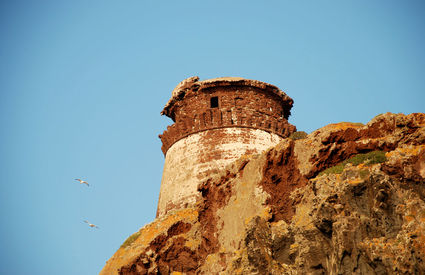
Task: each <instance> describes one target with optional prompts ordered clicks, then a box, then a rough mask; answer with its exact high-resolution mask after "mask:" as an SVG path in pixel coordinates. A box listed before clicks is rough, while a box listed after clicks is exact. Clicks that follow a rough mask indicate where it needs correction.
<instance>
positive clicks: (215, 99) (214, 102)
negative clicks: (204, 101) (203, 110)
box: [210, 96, 218, 108]
mask: <svg viewBox="0 0 425 275" xmlns="http://www.w3.org/2000/svg"><path fill="white" fill-rule="evenodd" d="M210 103H211V105H210V106H211V108H218V96H213V97H211V102H210Z"/></svg>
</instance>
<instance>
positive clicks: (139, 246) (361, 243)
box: [101, 113, 425, 274]
mask: <svg viewBox="0 0 425 275" xmlns="http://www.w3.org/2000/svg"><path fill="white" fill-rule="evenodd" d="M373 151H378V153H379V156H380V157H381V159H380V160H379V161H373V160H372V159H369V158H368V157H366V156H367V155H359V154H365V153H369V152H373ZM358 156H365V157H363V160H362V158H359V157H358ZM352 157H354V158H357V160H358V159H360V160H361V161H360V162H358V161H357V162H354V161H350V158H352ZM382 158H383V159H382ZM343 161H345V162H344V163H343V164H345V163H347V164H346V165H345V166H341V164H340V163H341V162H343ZM338 164H340V165H339V166H340V167H341V170H340V171H336V172H335V170H336V169H334V170H326V169H328V168H330V169H333V168H332V167H335V165H338ZM320 172H322V173H320ZM319 173H320V174H319ZM198 190H199V191H200V192H201V194H202V197H201V198H200V200H198V202H197V204H196V205H195V206H194V207H191V208H187V209H183V210H177V211H171V212H169V213H168V214H167V215H165V216H163V217H160V218H158V219H156V220H155V221H153V222H152V223H150V224H148V225H146V226H144V227H143V228H142V229H140V230H139V232H137V233H135V235H133V236H132V237H130V238H129V240H128V241H126V242H125V243H124V244H123V246H122V247H121V248H120V249H118V251H117V252H116V253H115V255H114V256H112V258H111V259H110V260H108V262H107V263H106V265H105V267H104V268H103V270H102V271H101V274H173V273H174V274H179V272H181V273H184V274H219V273H220V274H424V273H425V114H422V113H416V114H410V115H403V114H391V113H386V114H382V115H379V116H377V117H375V118H374V119H372V120H371V121H370V122H369V123H368V124H367V125H360V124H356V123H338V124H331V125H328V126H325V127H323V128H321V129H318V130H316V131H314V132H312V133H311V134H309V135H308V136H307V137H306V138H304V139H299V140H293V139H291V138H288V139H285V140H283V141H282V142H281V143H279V144H278V145H277V146H276V147H273V148H270V149H269V150H267V151H266V152H264V153H263V154H260V155H245V156H243V157H242V158H240V159H239V160H237V161H236V162H235V163H233V164H232V165H230V166H229V167H228V168H227V169H225V170H223V171H219V172H218V173H217V174H215V175H213V176H211V177H210V178H209V179H208V180H206V181H204V182H203V183H202V184H200V185H199V187H198Z"/></svg>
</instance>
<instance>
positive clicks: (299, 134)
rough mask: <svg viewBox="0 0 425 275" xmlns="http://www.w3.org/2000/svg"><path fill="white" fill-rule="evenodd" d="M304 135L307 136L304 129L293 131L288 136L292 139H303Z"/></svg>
mask: <svg viewBox="0 0 425 275" xmlns="http://www.w3.org/2000/svg"><path fill="white" fill-rule="evenodd" d="M306 137H307V133H306V132H304V131H299V132H294V133H292V134H291V135H290V136H289V138H291V139H293V140H297V139H305V138H306Z"/></svg>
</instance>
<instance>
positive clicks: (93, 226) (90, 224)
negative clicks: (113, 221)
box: [84, 221, 99, 228]
mask: <svg viewBox="0 0 425 275" xmlns="http://www.w3.org/2000/svg"><path fill="white" fill-rule="evenodd" d="M84 222H85V223H87V224H88V225H89V226H90V227H91V228H99V226H96V225H94V224H92V223H89V222H88V221H84Z"/></svg>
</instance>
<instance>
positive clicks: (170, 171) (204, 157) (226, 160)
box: [157, 127, 282, 216]
mask: <svg viewBox="0 0 425 275" xmlns="http://www.w3.org/2000/svg"><path fill="white" fill-rule="evenodd" d="M281 140H282V138H281V137H280V136H278V135H276V134H273V133H268V132H266V131H262V130H259V129H251V128H239V127H232V128H219V129H212V130H208V131H203V132H199V133H196V134H192V135H189V136H188V137H186V138H184V139H181V140H179V141H177V142H176V143H175V144H173V145H172V146H171V147H170V148H169V150H168V152H167V155H166V158H165V164H164V172H163V175H162V181H161V191H160V197H159V202H158V211H157V215H158V216H161V215H163V214H165V213H166V212H167V211H169V210H170V209H178V208H181V207H186V206H187V205H191V204H193V203H195V201H196V197H197V196H198V194H199V192H198V191H197V186H198V184H199V183H201V182H202V181H204V180H205V179H207V178H208V176H210V175H211V173H214V172H216V171H217V170H220V169H223V168H224V167H225V166H226V165H228V164H230V163H232V162H233V161H235V160H237V159H238V158H240V157H241V156H242V155H252V154H258V153H261V152H263V151H265V150H266V149H267V148H269V147H272V146H275V145H276V144H278V143H279V142H280V141H281Z"/></svg>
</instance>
